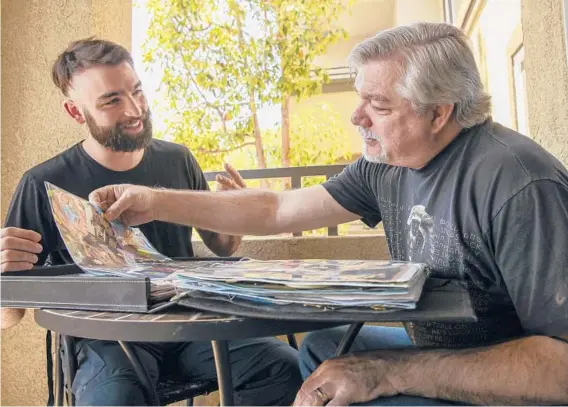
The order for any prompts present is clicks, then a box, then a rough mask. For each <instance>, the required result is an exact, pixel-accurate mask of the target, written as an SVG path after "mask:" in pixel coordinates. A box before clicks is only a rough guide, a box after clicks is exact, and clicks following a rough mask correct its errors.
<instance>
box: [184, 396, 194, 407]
mask: <svg viewBox="0 0 568 407" xmlns="http://www.w3.org/2000/svg"><path fill="white" fill-rule="evenodd" d="M185 405H186V406H190V407H191V406H193V397H191V398H189V399H187V400H185Z"/></svg>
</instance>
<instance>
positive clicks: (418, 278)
mask: <svg viewBox="0 0 568 407" xmlns="http://www.w3.org/2000/svg"><path fill="white" fill-rule="evenodd" d="M46 188H47V192H48V196H49V200H50V203H51V210H52V213H53V217H54V219H55V222H56V224H57V227H58V228H59V232H60V234H61V237H62V238H63V241H64V243H65V245H66V247H67V249H68V250H69V253H70V255H71V257H72V258H73V261H74V262H75V263H76V265H77V266H79V267H80V268H81V269H82V270H83V271H84V272H85V273H88V274H89V275H90V276H92V277H96V276H101V275H104V276H107V277H108V276H118V277H120V276H123V277H124V276H127V277H133V276H136V277H147V278H149V279H150V281H151V297H152V300H153V301H160V300H168V299H169V298H172V297H176V296H177V297H179V296H186V297H192V298H194V299H200V298H202V299H204V300H205V299H207V300H210V299H217V300H221V301H228V302H238V303H241V304H243V303H252V304H271V305H279V306H286V305H291V304H294V305H295V306H297V305H301V306H305V307H316V308H319V309H330V310H332V309H347V308H349V309H353V310H356V309H367V310H375V311H388V310H394V309H414V308H416V303H417V302H418V300H419V299H420V297H421V294H422V291H423V286H424V282H425V280H426V269H425V265H424V264H419V263H410V262H395V261H371V260H317V259H314V260H268V261H261V260H255V259H248V258H243V259H239V260H237V261H233V260H223V259H219V260H206V261H205V260H199V259H195V260H176V259H171V258H169V257H167V256H164V255H163V254H161V253H159V252H158V251H157V250H156V249H155V248H154V247H153V246H152V244H151V243H150V242H149V241H148V240H147V238H146V237H145V236H144V234H143V233H142V232H141V231H140V230H139V229H137V228H132V227H125V226H124V225H123V224H121V223H120V222H108V221H107V220H106V219H105V217H104V216H103V213H102V211H101V210H100V209H99V208H97V207H95V206H94V205H92V204H91V203H89V202H88V201H86V200H84V199H82V198H79V197H77V196H75V195H73V194H71V193H69V192H67V191H65V190H63V189H61V188H58V187H56V186H55V185H52V184H49V183H46Z"/></svg>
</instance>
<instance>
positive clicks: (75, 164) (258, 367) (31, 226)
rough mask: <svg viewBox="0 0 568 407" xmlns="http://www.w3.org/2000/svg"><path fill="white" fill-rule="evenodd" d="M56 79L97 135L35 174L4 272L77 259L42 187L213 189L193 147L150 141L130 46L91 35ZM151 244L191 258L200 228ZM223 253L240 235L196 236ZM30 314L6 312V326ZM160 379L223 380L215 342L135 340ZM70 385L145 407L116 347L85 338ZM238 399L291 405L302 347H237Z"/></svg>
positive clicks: (8, 232) (174, 228)
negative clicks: (219, 375)
mask: <svg viewBox="0 0 568 407" xmlns="http://www.w3.org/2000/svg"><path fill="white" fill-rule="evenodd" d="M52 75H53V81H54V83H55V85H56V86H57V87H58V88H59V89H60V90H61V92H62V93H63V95H64V96H65V103H64V108H65V110H66V111H67V113H68V114H69V116H71V117H72V118H73V119H74V120H75V121H76V122H77V123H79V124H81V125H83V124H86V125H87V127H88V130H89V136H88V137H87V138H86V139H85V140H83V141H81V142H80V143H78V144H76V145H74V146H72V147H71V148H69V149H68V150H66V151H64V152H63V153H61V154H58V155H57V156H55V157H53V158H52V159H50V160H48V161H46V162H44V163H42V164H40V165H38V166H37V167H35V168H32V169H31V170H29V171H27V172H26V173H25V174H24V176H23V177H22V179H21V181H20V183H19V185H18V187H17V189H16V192H15V194H14V197H13V200H12V203H11V205H10V209H9V211H8V215H7V220H6V228H4V229H3V230H2V232H1V251H2V259H1V263H2V272H9V271H16V270H27V269H31V268H32V267H33V266H34V265H43V264H51V265H57V264H65V263H70V262H72V259H71V258H70V256H69V253H68V252H67V251H66V249H65V245H64V243H63V241H62V239H61V236H60V235H59V233H58V231H57V227H56V225H55V223H54V220H53V218H52V215H51V211H50V204H49V202H48V197H47V194H46V190H45V187H44V182H45V181H49V182H51V183H53V184H55V185H57V186H59V187H61V188H63V189H65V190H67V191H69V192H71V193H73V194H75V195H78V196H80V197H83V198H87V197H88V195H89V193H90V192H91V191H93V190H95V189H97V188H100V187H102V186H104V185H108V184H115V183H135V184H142V185H147V186H152V187H162V188H168V189H180V190H207V189H208V186H207V182H206V180H205V177H204V175H203V173H202V171H201V169H200V167H199V165H198V164H197V162H196V160H195V158H194V157H193V155H192V154H191V153H190V152H189V150H188V149H187V148H186V147H184V146H181V145H177V144H174V143H169V142H166V141H161V140H154V139H152V122H151V119H150V110H149V109H148V105H147V102H146V98H145V96H144V93H143V91H142V85H141V83H140V80H139V79H138V76H137V75H136V72H135V70H134V67H133V61H132V57H131V56H130V54H129V53H128V51H127V50H126V49H124V48H123V47H122V46H120V45H117V44H114V43H112V42H109V41H102V40H94V39H87V40H81V41H77V42H74V43H72V44H71V45H70V46H69V47H68V49H67V50H66V51H65V52H63V53H62V54H61V55H60V56H59V57H58V58H57V60H56V62H55V64H54V66H53V71H52ZM228 170H229V173H230V174H231V177H232V178H231V179H228V178H223V179H218V181H220V182H221V184H222V185H223V187H222V188H224V189H235V188H242V187H244V184H243V181H242V179H241V178H240V176H239V174H238V173H237V172H236V171H234V170H233V169H232V168H228ZM141 230H142V232H143V233H144V234H145V235H146V236H147V237H148V239H149V240H150V242H151V243H152V244H153V245H154V246H155V247H156V248H157V249H158V250H159V251H160V252H161V253H163V254H165V255H167V256H170V257H191V256H193V250H192V246H191V234H192V229H191V227H188V226H180V225H174V224H171V223H166V222H152V223H149V224H146V225H143V226H142V227H141ZM198 232H199V233H200V235H201V237H202V238H203V241H204V242H205V244H206V245H207V246H208V247H209V248H210V249H211V250H212V251H213V252H215V253H216V254H218V255H224V256H227V255H230V254H232V253H233V252H234V251H235V250H236V248H237V247H238V245H239V243H240V240H241V237H238V236H231V235H223V234H219V233H215V232H209V231H207V230H201V229H200V230H198ZM23 312H24V310H15V309H2V322H3V324H2V325H3V328H6V327H8V326H10V325H13V324H15V323H17V322H18V321H19V320H20V319H21V318H22V316H23ZM133 346H134V347H135V348H136V351H137V354H138V356H139V357H140V358H141V360H142V362H143V363H144V364H145V366H146V369H147V370H148V372H149V375H150V377H151V379H152V381H153V382H154V383H155V382H156V381H157V380H158V377H159V373H160V372H168V371H169V372H172V371H173V372H174V373H176V375H177V376H178V377H181V378H186V379H187V380H188V382H189V381H192V380H203V379H212V378H215V375H216V374H215V366H214V363H213V354H212V349H211V345H210V344H209V343H183V344H155V343H152V344H151V343H147V344H144V343H142V344H139V343H136V344H133ZM76 350H77V358H78V363H79V365H78V370H77V375H76V377H75V380H74V382H73V385H72V391H73V393H74V394H75V396H76V400H77V404H78V405H144V404H146V403H147V402H146V400H144V396H143V395H144V392H143V387H142V385H141V383H140V381H139V380H138V377H137V375H136V373H135V372H134V370H133V369H132V366H131V365H130V362H129V361H128V359H127V358H126V356H125V355H124V353H123V351H122V349H121V348H120V346H119V345H118V343H116V342H108V341H99V340H89V339H81V340H79V341H78V344H77V349H76ZM229 351H230V353H231V360H232V361H233V364H232V372H233V383H234V386H235V401H236V403H237V404H242V405H274V404H278V405H280V404H289V403H291V402H292V401H293V397H294V393H295V392H296V391H297V390H298V388H299V387H300V384H301V376H300V372H299V369H298V361H297V351H296V350H294V349H293V348H291V347H290V346H289V345H288V344H286V343H284V342H281V341H278V340H277V339H275V338H261V339H254V340H239V341H231V342H230V344H229Z"/></svg>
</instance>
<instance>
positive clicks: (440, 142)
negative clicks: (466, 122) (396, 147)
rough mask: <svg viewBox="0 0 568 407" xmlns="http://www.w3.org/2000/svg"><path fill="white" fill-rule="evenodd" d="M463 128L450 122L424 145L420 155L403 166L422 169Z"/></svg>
mask: <svg viewBox="0 0 568 407" xmlns="http://www.w3.org/2000/svg"><path fill="white" fill-rule="evenodd" d="M462 130H463V127H461V126H460V125H459V124H457V123H456V122H455V121H453V120H452V121H450V122H449V123H448V124H447V125H446V126H445V127H444V128H443V129H442V131H441V132H440V133H439V134H437V135H436V137H434V138H432V140H431V141H430V143H428V144H427V145H425V148H424V149H423V150H422V154H418V155H417V156H416V157H415V158H414V159H413V160H412V163H411V164H410V165H405V166H407V167H409V168H413V169H417V170H419V169H421V168H424V167H425V166H426V165H428V163H430V161H432V160H433V159H434V158H436V156H437V155H438V154H440V153H441V152H442V151H443V150H444V149H445V148H446V147H447V146H449V145H450V144H451V142H452V141H454V140H455V139H456V137H457V136H458V135H459V134H460V133H461V131H462Z"/></svg>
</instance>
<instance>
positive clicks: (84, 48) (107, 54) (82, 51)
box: [51, 37, 134, 96]
mask: <svg viewBox="0 0 568 407" xmlns="http://www.w3.org/2000/svg"><path fill="white" fill-rule="evenodd" d="M123 62H128V63H129V64H130V65H132V66H134V61H133V60H132V55H130V52H128V50H127V49H126V48H124V47H123V46H122V45H119V44H116V43H114V42H111V41H106V40H99V39H95V38H93V37H90V38H86V39H82V40H79V41H75V42H72V43H71V44H69V46H68V47H67V49H66V50H65V51H64V52H63V53H61V54H60V55H59V56H58V57H57V59H56V61H55V63H54V64H53V68H52V69H51V77H52V79H53V83H54V84H55V86H57V87H58V88H59V89H60V90H61V92H63V94H64V95H65V96H68V95H67V92H68V90H69V85H70V83H71V79H72V78H73V75H74V74H75V73H76V72H77V71H78V70H80V69H85V68H90V67H92V66H95V65H119V64H121V63H123Z"/></svg>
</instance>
